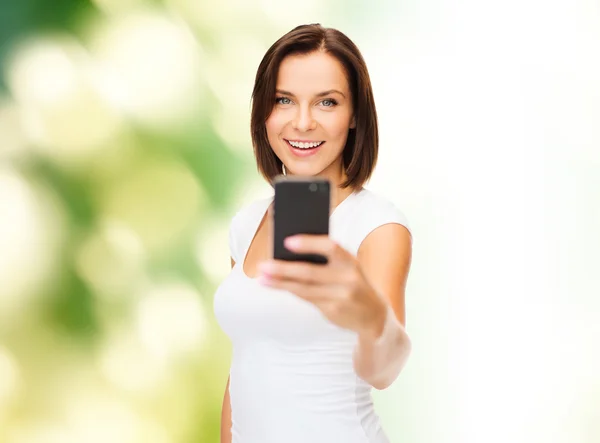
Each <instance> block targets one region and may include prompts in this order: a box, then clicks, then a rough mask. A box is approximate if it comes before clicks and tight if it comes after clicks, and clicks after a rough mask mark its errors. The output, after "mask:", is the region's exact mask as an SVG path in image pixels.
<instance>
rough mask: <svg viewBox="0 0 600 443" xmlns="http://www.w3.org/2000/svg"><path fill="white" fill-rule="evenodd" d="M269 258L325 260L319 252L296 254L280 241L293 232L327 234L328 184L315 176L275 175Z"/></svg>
mask: <svg viewBox="0 0 600 443" xmlns="http://www.w3.org/2000/svg"><path fill="white" fill-rule="evenodd" d="M274 186H275V204H274V208H273V241H274V244H273V257H274V258H275V259H278V260H288V261H307V262H311V263H320V264H325V263H327V258H326V257H324V256H323V255H320V254H296V253H294V252H292V251H290V250H288V249H287V248H286V247H285V246H284V245H283V241H284V239H285V238H286V237H289V236H291V235H295V234H315V235H329V210H330V208H329V206H330V198H331V197H330V194H331V189H330V183H329V180H327V179H322V178H316V177H298V176H290V177H287V176H279V177H277V178H275V180H274Z"/></svg>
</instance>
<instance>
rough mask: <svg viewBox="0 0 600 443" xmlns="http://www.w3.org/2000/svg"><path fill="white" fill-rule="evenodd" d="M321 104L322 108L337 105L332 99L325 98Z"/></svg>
mask: <svg viewBox="0 0 600 443" xmlns="http://www.w3.org/2000/svg"><path fill="white" fill-rule="evenodd" d="M321 104H322V105H323V106H325V107H326V108H332V107H334V106H335V105H337V104H338V103H337V102H336V101H335V100H334V99H332V98H326V99H325V100H323V101H322V102H321Z"/></svg>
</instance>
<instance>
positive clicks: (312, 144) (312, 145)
mask: <svg viewBox="0 0 600 443" xmlns="http://www.w3.org/2000/svg"><path fill="white" fill-rule="evenodd" d="M321 143H323V142H309V143H305V142H293V141H289V144H290V145H292V146H293V147H294V148H300V149H309V148H316V147H317V146H319V145H320V144H321Z"/></svg>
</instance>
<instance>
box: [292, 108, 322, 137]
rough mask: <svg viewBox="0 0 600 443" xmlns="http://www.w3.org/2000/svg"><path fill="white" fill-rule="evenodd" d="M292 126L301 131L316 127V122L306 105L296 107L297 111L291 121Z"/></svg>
mask: <svg viewBox="0 0 600 443" xmlns="http://www.w3.org/2000/svg"><path fill="white" fill-rule="evenodd" d="M292 127H293V128H294V129H296V130H298V131H301V132H306V131H312V130H313V129H315V128H316V127H317V122H316V121H315V119H314V118H313V115H312V113H311V111H310V109H309V108H308V107H306V106H299V107H298V112H297V113H296V115H295V117H294V120H293V121H292Z"/></svg>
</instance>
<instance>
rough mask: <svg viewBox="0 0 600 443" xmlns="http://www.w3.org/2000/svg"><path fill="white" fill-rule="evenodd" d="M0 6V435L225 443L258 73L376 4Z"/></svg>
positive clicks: (252, 176)
mask: <svg viewBox="0 0 600 443" xmlns="http://www.w3.org/2000/svg"><path fill="white" fill-rule="evenodd" d="M341 4H342V2H339V3H337V4H336V3H335V2H330V3H329V4H327V5H323V4H319V3H318V2H312V3H311V2H309V3H305V4H302V5H296V6H295V7H292V8H291V9H290V5H285V4H281V3H279V2H275V1H273V2H269V1H265V2H262V3H260V2H245V1H235V0H228V1H221V2H217V3H214V2H208V1H200V2H198V1H191V0H168V1H136V0H128V1H121V0H118V1H117V0H98V1H86V0H59V1H52V2H48V1H41V0H26V1H7V0H2V1H1V2H0V42H1V46H0V72H1V73H2V75H1V76H0V143H1V146H0V161H1V163H0V218H1V221H0V226H1V229H0V232H1V234H0V245H1V246H0V257H1V258H0V282H1V283H0V441H1V442H7V443H34V442H39V443H70V442H73V443H93V442H103V443H107V442H111V443H120V442H122V443H135V442H140V443H142V442H143V443H155V442H156V443H167V442H217V441H218V435H219V420H220V412H221V402H222V397H223V390H224V386H225V382H226V379H227V373H228V365H229V359H230V343H229V341H228V340H227V339H226V337H224V335H223V334H222V332H221V331H220V329H219V328H218V327H217V326H216V324H215V321H214V319H213V315H212V296H213V293H214V290H215V288H216V285H218V283H219V282H220V281H221V279H222V278H223V277H224V276H225V275H226V273H227V272H228V270H229V257H228V256H229V254H228V246H227V230H228V226H229V220H230V217H231V216H232V214H233V213H234V212H235V211H236V210H237V209H239V206H240V205H241V204H243V203H244V202H246V201H248V199H249V198H253V197H254V196H256V195H259V194H260V193H261V192H265V191H268V186H266V185H265V184H264V183H262V182H261V181H260V179H259V177H258V174H257V173H256V167H255V164H254V159H253V156H252V149H251V143H250V138H249V109H250V93H251V90H252V83H253V80H254V78H253V77H254V72H255V70H256V68H257V66H258V63H259V62H260V59H261V57H262V54H263V53H264V52H265V51H266V49H267V48H268V46H269V45H270V44H271V43H272V42H273V41H275V39H277V38H278V37H279V36H280V35H282V34H283V33H284V32H287V31H288V30H289V29H291V28H292V27H293V26H296V25H297V24H300V23H302V22H303V21H304V20H305V19H306V21H315V22H316V21H323V20H326V19H327V17H328V16H330V15H331V14H332V11H334V10H336V9H338V10H342V11H343V10H346V12H344V13H343V14H342V15H340V14H339V13H337V19H338V22H339V23H340V24H342V23H344V22H345V23H347V24H349V23H352V22H353V20H354V19H355V18H357V17H364V16H366V15H367V13H368V11H369V8H367V7H366V6H362V7H354V8H351V9H347V8H346V7H344V8H340V5H341Z"/></svg>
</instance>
